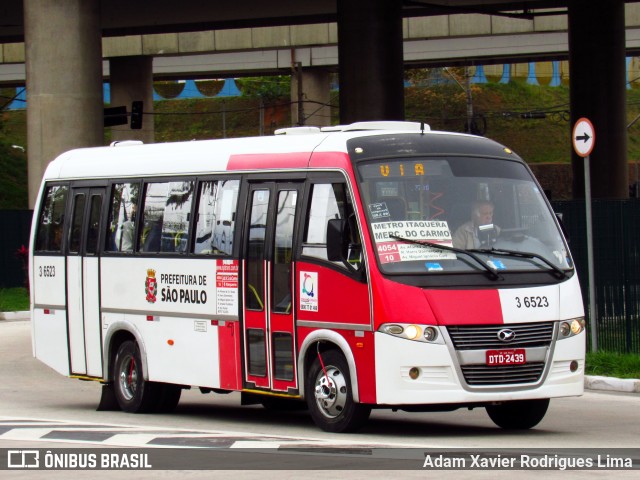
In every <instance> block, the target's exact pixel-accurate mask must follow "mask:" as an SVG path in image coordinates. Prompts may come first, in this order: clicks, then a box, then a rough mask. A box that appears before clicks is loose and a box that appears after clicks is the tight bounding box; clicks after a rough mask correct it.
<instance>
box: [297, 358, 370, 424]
mask: <svg viewBox="0 0 640 480" xmlns="http://www.w3.org/2000/svg"><path fill="white" fill-rule="evenodd" d="M321 355H322V363H321V362H320V359H319V358H317V357H316V359H315V360H314V362H313V363H312V365H311V368H310V369H309V374H308V375H307V378H306V386H305V392H306V393H305V396H306V399H307V405H308V406H309V411H310V413H311V417H312V418H313V421H314V422H315V424H316V425H317V426H318V427H320V428H321V429H322V430H324V431H325V432H334V433H342V432H354V431H356V430H357V429H358V428H360V427H361V426H362V425H363V424H364V423H365V422H366V421H367V419H368V418H369V414H370V413H371V407H370V406H368V405H364V404H360V403H356V402H354V401H353V391H352V388H351V378H350V375H349V366H348V364H347V361H346V359H345V358H344V355H342V353H340V352H338V351H336V350H328V351H326V352H323V353H322V354H321ZM323 363H324V367H325V368H324V369H323V368H322V364H323ZM325 370H326V374H325Z"/></svg>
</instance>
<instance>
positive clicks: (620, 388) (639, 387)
mask: <svg viewBox="0 0 640 480" xmlns="http://www.w3.org/2000/svg"><path fill="white" fill-rule="evenodd" d="M2 320H29V312H28V311H26V312H0V321H2ZM584 388H585V389H586V390H604V391H609V392H623V393H640V379H633V378H630V379H626V378H613V377H599V376H594V375H585V377H584Z"/></svg>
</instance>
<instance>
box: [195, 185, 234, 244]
mask: <svg viewBox="0 0 640 480" xmlns="http://www.w3.org/2000/svg"><path fill="white" fill-rule="evenodd" d="M239 188H240V181H239V180H210V181H204V182H201V183H200V190H199V192H200V194H199V196H198V198H199V200H198V209H197V212H198V213H197V216H196V219H197V224H196V233H195V237H196V238H195V244H194V249H193V252H194V253H196V254H198V255H227V256H228V255H231V254H232V253H233V235H234V232H235V224H236V209H237V206H238V189H239Z"/></svg>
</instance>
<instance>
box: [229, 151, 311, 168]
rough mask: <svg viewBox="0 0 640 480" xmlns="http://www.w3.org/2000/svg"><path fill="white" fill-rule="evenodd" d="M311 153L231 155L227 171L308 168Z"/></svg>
mask: <svg viewBox="0 0 640 480" xmlns="http://www.w3.org/2000/svg"><path fill="white" fill-rule="evenodd" d="M309 156H310V153H309V152H290V153H268V154H263V153H251V154H243V155H231V156H230V157H229V164H228V165H227V170H253V169H256V168H306V167H307V166H308V164H309Z"/></svg>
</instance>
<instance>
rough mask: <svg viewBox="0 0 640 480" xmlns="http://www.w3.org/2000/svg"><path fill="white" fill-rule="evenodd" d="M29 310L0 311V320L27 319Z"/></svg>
mask: <svg viewBox="0 0 640 480" xmlns="http://www.w3.org/2000/svg"><path fill="white" fill-rule="evenodd" d="M29 319H30V315H29V311H26V312H0V320H29Z"/></svg>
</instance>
